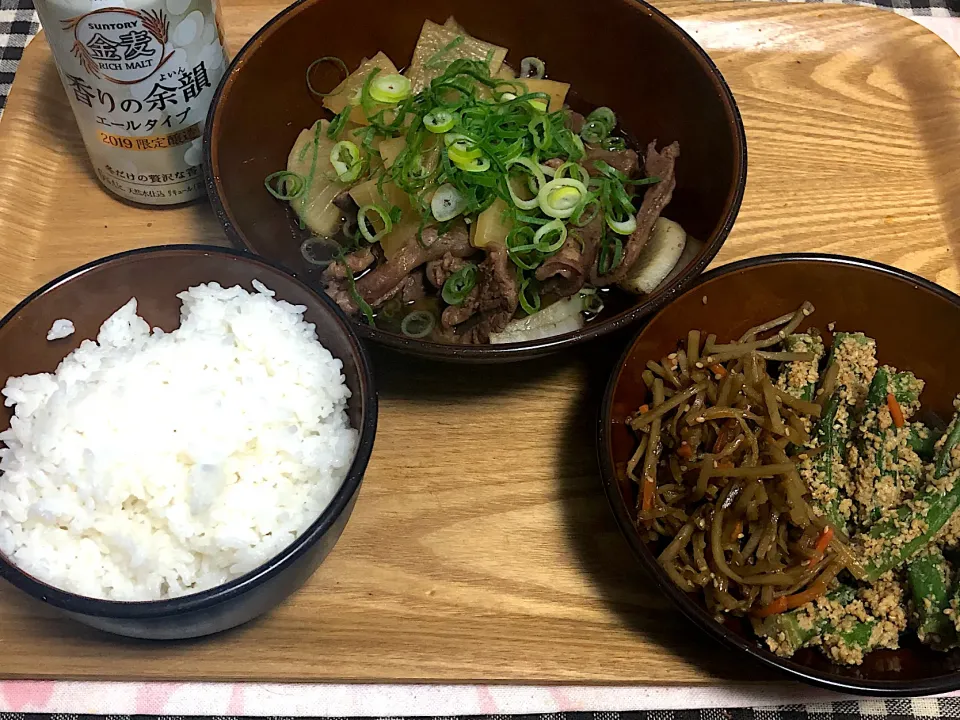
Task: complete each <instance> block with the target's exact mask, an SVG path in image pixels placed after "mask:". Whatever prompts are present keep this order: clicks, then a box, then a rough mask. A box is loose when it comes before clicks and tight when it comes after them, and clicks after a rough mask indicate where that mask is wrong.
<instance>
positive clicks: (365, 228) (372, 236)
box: [357, 205, 393, 243]
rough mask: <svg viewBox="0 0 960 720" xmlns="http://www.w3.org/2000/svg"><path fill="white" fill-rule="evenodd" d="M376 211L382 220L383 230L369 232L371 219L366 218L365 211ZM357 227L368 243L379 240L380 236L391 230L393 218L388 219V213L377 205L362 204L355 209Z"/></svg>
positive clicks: (371, 225)
mask: <svg viewBox="0 0 960 720" xmlns="http://www.w3.org/2000/svg"><path fill="white" fill-rule="evenodd" d="M370 212H373V213H376V214H377V215H379V216H380V220H381V221H382V222H383V230H381V231H380V232H371V229H375V228H373V223H372V221H371V220H370V219H369V218H367V213H370ZM357 227H359V228H360V234H361V235H363V237H365V238H366V239H367V242H369V243H375V242H379V241H380V238H382V237H383V236H384V235H386V234H387V233H388V232H390V231H391V230H393V220H391V219H390V213H389V212H387V211H386V210H384V209H383V208H382V207H380V206H379V205H364V206H363V207H362V208H360V209H359V210H358V211H357Z"/></svg>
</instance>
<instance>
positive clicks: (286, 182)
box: [263, 170, 307, 200]
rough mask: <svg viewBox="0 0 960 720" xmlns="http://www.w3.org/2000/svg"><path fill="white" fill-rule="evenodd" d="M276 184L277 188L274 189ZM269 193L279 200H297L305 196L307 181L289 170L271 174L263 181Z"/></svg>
mask: <svg viewBox="0 0 960 720" xmlns="http://www.w3.org/2000/svg"><path fill="white" fill-rule="evenodd" d="M274 183H275V184H276V187H274ZM263 184H264V186H265V187H266V188H267V192H268V193H270V194H271V195H273V196H274V197H275V198H276V199H277V200H295V199H296V198H298V197H300V195H302V194H303V190H304V188H306V186H307V181H306V179H305V178H304V177H303V176H301V175H297V174H296V173H295V172H290V171H289V170H281V171H280V172H275V173H270V174H269V175H267V177H266V178H264V180H263Z"/></svg>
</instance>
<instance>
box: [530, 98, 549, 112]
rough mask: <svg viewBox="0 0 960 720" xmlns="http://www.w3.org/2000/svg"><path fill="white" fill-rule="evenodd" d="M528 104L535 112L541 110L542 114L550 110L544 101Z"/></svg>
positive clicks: (531, 101) (534, 101)
mask: <svg viewBox="0 0 960 720" xmlns="http://www.w3.org/2000/svg"><path fill="white" fill-rule="evenodd" d="M527 102H528V103H529V104H530V107H532V108H533V109H534V110H539V111H540V112H542V113H545V112H546V111H547V109H548V108H549V106H548V105H547V103H545V102H543V101H542V100H528V101H527Z"/></svg>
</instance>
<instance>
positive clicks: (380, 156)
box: [204, 0, 746, 362]
mask: <svg viewBox="0 0 960 720" xmlns="http://www.w3.org/2000/svg"><path fill="white" fill-rule="evenodd" d="M401 71H402V74H401ZM441 139H442V141H441ZM204 165H205V172H206V179H207V187H208V190H209V195H210V198H211V201H212V204H213V207H214V209H215V211H216V214H217V217H218V219H219V221H220V223H221V225H222V226H223V229H224V231H225V233H226V235H227V237H228V238H229V239H230V240H231V241H232V242H233V243H234V244H236V245H238V246H240V247H243V248H246V249H248V250H250V251H252V252H254V253H256V254H259V255H262V256H264V257H266V258H269V259H271V260H272V261H274V262H277V263H279V264H281V265H283V266H284V267H286V268H288V269H289V270H291V271H292V272H293V273H295V274H296V275H297V276H298V277H300V278H302V279H304V280H305V281H306V282H308V283H310V284H311V285H313V286H315V287H318V288H324V289H325V290H326V291H327V292H328V294H330V296H331V297H333V298H334V299H335V300H336V301H337V302H338V304H340V306H341V308H342V309H344V310H345V311H346V312H347V313H348V314H351V315H352V316H353V317H354V319H355V320H356V326H357V332H358V333H359V334H360V335H361V336H362V337H364V338H369V339H372V340H375V341H377V342H380V343H383V344H385V345H387V346H390V347H393V348H395V349H398V350H401V351H405V352H408V353H412V354H416V355H420V356H425V357H431V358H437V359H447V360H457V361H474V362H496V361H508V360H518V359H523V358H529V357H532V356H538V355H542V354H545V353H548V352H552V351H556V350H559V349H561V348H564V347H567V346H570V345H574V344H578V343H581V342H585V341H588V340H590V339H592V338H596V337H600V336H604V335H607V334H608V333H610V332H612V331H615V330H617V329H622V328H625V327H627V326H629V325H631V324H633V323H635V322H637V321H638V320H640V319H641V318H643V317H644V316H646V315H649V314H650V313H651V312H653V311H655V310H656V309H657V308H659V307H661V306H663V305H664V304H665V303H666V302H668V301H669V299H670V298H671V297H673V296H675V295H676V294H677V293H678V292H679V291H680V290H681V289H682V288H683V287H684V286H685V285H687V284H688V283H689V282H690V281H691V280H692V279H693V278H694V277H696V276H697V275H698V274H699V273H700V272H702V271H703V269H704V268H705V267H706V265H707V264H708V263H709V262H710V260H711V259H712V258H713V257H714V256H715V255H716V253H717V252H718V250H719V248H720V246H721V245H722V244H723V242H724V240H725V239H726V237H727V234H728V233H729V231H730V229H731V226H732V225H733V222H734V219H735V218H736V216H737V212H738V210H739V207H740V202H741V199H742V197H743V192H744V187H745V183H746V138H745V135H744V129H743V123H742V121H741V119H740V115H739V112H738V110H737V106H736V103H735V101H734V98H733V95H732V94H731V92H730V89H729V88H728V87H727V84H726V82H725V81H724V79H723V77H722V76H721V75H720V72H719V71H718V69H717V67H716V66H715V65H714V63H713V62H712V61H711V60H710V58H709V57H708V56H707V55H706V54H705V53H704V51H703V50H702V49H701V48H700V47H699V46H698V45H697V44H696V43H695V42H694V40H693V39H692V38H691V37H690V36H689V35H687V34H686V33H685V32H684V31H683V30H682V29H681V28H680V27H679V26H677V25H676V24H675V23H674V22H672V21H671V20H670V19H669V18H667V17H666V16H664V15H663V14H662V13H660V12H659V11H657V10H656V9H654V8H653V7H651V6H649V5H647V4H646V3H643V2H638V1H637V0H597V1H596V2H589V3H585V2H576V1H575V0H565V1H564V2H561V3H560V4H559V5H558V4H557V2H555V1H553V0H532V1H531V2H527V3H522V4H517V3H513V2H510V1H509V0H493V1H492V2H487V3H479V4H478V3H469V2H465V1H457V0H414V1H413V2H406V3H382V2H377V1H376V0H303V1H301V2H297V3H294V4H293V5H291V6H290V7H289V8H287V9H286V10H284V11H283V12H281V13H280V14H279V15H277V16H276V17H275V18H273V19H272V20H271V21H270V22H269V23H267V25H266V26H265V27H263V28H262V29H261V30H260V31H259V32H258V33H257V34H256V35H254V36H253V38H252V39H251V40H250V41H249V42H248V43H247V44H246V45H245V46H244V47H243V49H242V50H241V51H240V52H239V54H238V55H237V56H236V58H235V59H234V60H233V63H232V65H231V66H230V68H229V70H228V71H227V73H226V74H225V76H224V79H223V81H222V82H221V85H220V87H219V89H218V91H217V94H216V96H215V99H214V103H213V107H212V109H211V112H210V116H209V122H208V123H207V127H206V131H205V135H204Z"/></svg>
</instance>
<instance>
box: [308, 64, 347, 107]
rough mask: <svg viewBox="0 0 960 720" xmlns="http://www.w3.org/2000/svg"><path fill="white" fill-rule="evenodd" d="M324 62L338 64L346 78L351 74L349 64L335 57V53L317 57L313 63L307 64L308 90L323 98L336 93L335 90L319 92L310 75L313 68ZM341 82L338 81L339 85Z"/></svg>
mask: <svg viewBox="0 0 960 720" xmlns="http://www.w3.org/2000/svg"><path fill="white" fill-rule="evenodd" d="M323 63H333V64H334V65H336V66H337V68H338V69H339V70H340V72H342V73H343V77H344V78H346V77H348V76H349V75H350V69H349V68H348V67H347V64H346V63H345V62H344V61H343V60H341V59H340V58H338V57H334V56H333V55H326V56H324V57H322V58H317V59H316V60H314V61H313V62H312V63H310V64H309V65H307V90H309V91H310V93H311V94H313V95H316V96H317V97H321V98H325V97H329V96H330V95H333V94H334V93H333V92H325V93H324V92H319V91H318V90H316V89H315V88H314V87H313V83H312V82H311V81H310V75H312V74H313V69H314V68H315V67H317V66H318V65H323ZM341 82H342V80H341ZM339 84H340V83H337V85H339Z"/></svg>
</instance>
